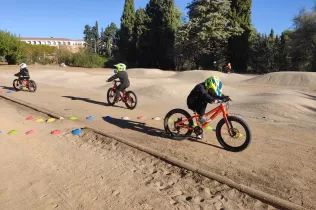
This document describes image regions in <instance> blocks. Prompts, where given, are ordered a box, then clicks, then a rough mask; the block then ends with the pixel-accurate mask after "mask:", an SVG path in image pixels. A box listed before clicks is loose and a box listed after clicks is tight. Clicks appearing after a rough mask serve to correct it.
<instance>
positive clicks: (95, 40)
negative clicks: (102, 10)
mask: <svg viewBox="0 0 316 210" xmlns="http://www.w3.org/2000/svg"><path fill="white" fill-rule="evenodd" d="M91 39H92V47H93V49H94V50H93V51H94V53H98V52H99V50H98V48H99V24H98V21H96V22H95V25H94V26H93V27H92V29H91Z"/></svg>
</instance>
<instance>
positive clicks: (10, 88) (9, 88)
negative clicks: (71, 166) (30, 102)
mask: <svg viewBox="0 0 316 210" xmlns="http://www.w3.org/2000/svg"><path fill="white" fill-rule="evenodd" d="M0 88H2V89H4V90H13V91H15V90H14V88H13V87H7V86H0Z"/></svg>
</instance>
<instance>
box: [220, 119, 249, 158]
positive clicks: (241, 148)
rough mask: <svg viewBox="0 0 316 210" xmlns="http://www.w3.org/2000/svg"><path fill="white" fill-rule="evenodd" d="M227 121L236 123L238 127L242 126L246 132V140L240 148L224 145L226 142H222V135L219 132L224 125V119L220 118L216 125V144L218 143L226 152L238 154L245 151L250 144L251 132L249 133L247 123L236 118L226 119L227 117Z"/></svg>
mask: <svg viewBox="0 0 316 210" xmlns="http://www.w3.org/2000/svg"><path fill="white" fill-rule="evenodd" d="M227 120H228V121H229V122H231V121H234V122H237V123H239V124H240V125H242V127H243V128H244V129H245V131H246V135H247V136H246V140H245V142H244V143H243V144H242V145H241V146H239V147H232V146H230V145H228V144H226V142H225V141H224V140H223V138H222V133H221V130H222V127H223V125H225V124H226V123H225V120H224V118H222V119H221V120H220V121H219V122H218V123H217V126H216V137H217V140H218V142H219V143H220V144H221V145H222V146H223V147H224V148H225V149H226V150H228V151H231V152H240V151H242V150H245V149H246V148H247V147H248V146H249V144H250V142H251V131H250V128H249V126H248V125H247V123H246V122H245V121H244V120H242V119H241V118H239V117H236V116H228V117H227Z"/></svg>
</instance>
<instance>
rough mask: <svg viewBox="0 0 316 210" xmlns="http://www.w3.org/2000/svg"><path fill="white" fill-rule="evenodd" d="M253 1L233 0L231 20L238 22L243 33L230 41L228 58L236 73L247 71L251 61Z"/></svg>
mask: <svg viewBox="0 0 316 210" xmlns="http://www.w3.org/2000/svg"><path fill="white" fill-rule="evenodd" d="M251 6H252V0H232V2H231V13H230V15H231V18H232V19H233V20H234V21H237V22H238V23H239V25H240V26H241V28H242V29H243V31H244V32H243V33H242V34H241V35H239V36H233V37H231V38H230V40H229V45H228V52H229V54H228V56H229V60H230V63H231V64H232V66H233V68H234V70H235V71H246V70H247V65H248V59H249V36H250V33H251Z"/></svg>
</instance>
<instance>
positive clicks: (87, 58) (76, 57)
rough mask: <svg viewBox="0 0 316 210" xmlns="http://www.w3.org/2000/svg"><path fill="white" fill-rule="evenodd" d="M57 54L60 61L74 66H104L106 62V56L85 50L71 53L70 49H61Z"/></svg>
mask: <svg viewBox="0 0 316 210" xmlns="http://www.w3.org/2000/svg"><path fill="white" fill-rule="evenodd" d="M57 54H58V63H65V64H66V65H68V66H74V67H84V68H102V67H103V66H104V63H105V62H106V59H105V58H103V57H100V56H98V55H95V54H92V53H87V52H84V51H82V52H78V53H70V52H68V51H63V50H60V51H59V52H58V53H57Z"/></svg>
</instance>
